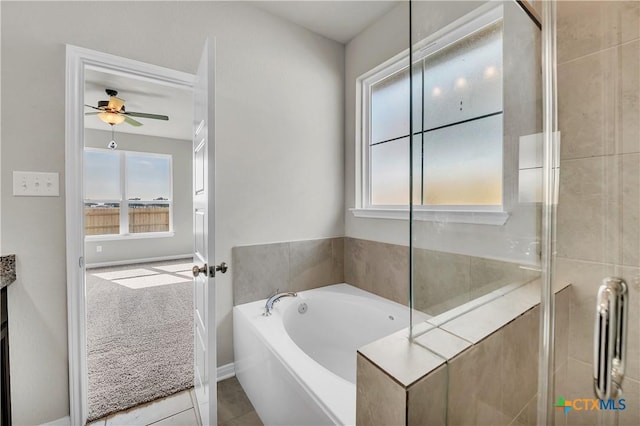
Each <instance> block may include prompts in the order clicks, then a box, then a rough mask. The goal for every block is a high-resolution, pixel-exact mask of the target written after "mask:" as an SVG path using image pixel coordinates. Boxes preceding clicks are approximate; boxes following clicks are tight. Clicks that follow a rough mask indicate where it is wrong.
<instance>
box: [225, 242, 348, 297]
mask: <svg viewBox="0 0 640 426" xmlns="http://www.w3.org/2000/svg"><path fill="white" fill-rule="evenodd" d="M232 259H233V265H234V269H233V272H234V275H233V304H234V305H239V304H242V303H247V302H253V301H255V300H260V299H265V298H267V297H269V296H270V295H271V294H272V293H273V292H275V291H276V290H279V291H281V292H282V291H302V290H308V289H311V288H316V287H321V286H325V285H330V284H337V283H342V282H344V238H341V237H340V238H327V239H321V240H306V241H293V242H285V243H274V244H261V245H254V246H240V247H234V248H233V250H232Z"/></svg>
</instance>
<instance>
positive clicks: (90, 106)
mask: <svg viewBox="0 0 640 426" xmlns="http://www.w3.org/2000/svg"><path fill="white" fill-rule="evenodd" d="M84 106H86V107H89V108H93V109H97V110H98V111H102V109H101V108H98V107H94V106H93V105H87V104H84Z"/></svg>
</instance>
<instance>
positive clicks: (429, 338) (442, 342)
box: [414, 328, 471, 360]
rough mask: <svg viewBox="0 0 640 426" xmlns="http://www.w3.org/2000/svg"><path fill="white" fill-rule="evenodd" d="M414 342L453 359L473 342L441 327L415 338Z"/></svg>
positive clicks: (445, 357) (441, 355) (443, 356)
mask: <svg viewBox="0 0 640 426" xmlns="http://www.w3.org/2000/svg"><path fill="white" fill-rule="evenodd" d="M414 343H417V344H418V345H420V346H423V347H425V348H427V349H429V350H430V351H431V352H434V353H436V354H437V355H438V356H440V357H442V358H444V359H447V360H449V359H452V358H453V357H455V356H456V355H458V354H459V353H460V352H462V351H464V350H465V349H467V348H468V347H469V346H471V342H468V341H466V340H464V339H461V338H460V337H458V336H454V335H453V334H451V333H448V332H446V331H444V330H443V329H441V328H434V329H432V330H429V331H427V332H426V333H424V334H422V335H421V336H419V337H417V338H416V339H414Z"/></svg>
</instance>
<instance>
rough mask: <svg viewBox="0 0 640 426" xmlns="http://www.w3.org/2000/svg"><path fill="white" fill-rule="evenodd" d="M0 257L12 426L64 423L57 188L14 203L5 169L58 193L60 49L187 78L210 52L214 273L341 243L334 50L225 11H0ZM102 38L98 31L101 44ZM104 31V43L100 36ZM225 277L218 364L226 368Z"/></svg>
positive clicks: (136, 6) (103, 6)
mask: <svg viewBox="0 0 640 426" xmlns="http://www.w3.org/2000/svg"><path fill="white" fill-rule="evenodd" d="M0 7H1V8H2V64H3V68H2V89H3V90H2V124H3V126H2V134H1V137H2V173H3V175H2V248H3V250H4V251H6V252H14V253H16V255H17V268H18V276H19V279H18V281H17V282H15V283H14V284H13V285H12V286H11V287H10V288H9V317H10V328H11V333H12V334H11V354H10V356H11V360H12V365H11V379H12V397H13V419H14V424H20V425H30V424H37V423H41V422H45V421H50V420H53V419H57V418H61V417H63V416H66V415H67V414H68V413H69V408H68V404H69V400H68V385H67V383H68V371H67V370H68V369H67V320H66V319H67V312H66V284H67V283H66V268H65V235H66V234H65V211H64V205H65V204H64V203H65V200H64V188H61V196H60V197H58V198H28V197H20V198H14V197H12V196H11V193H12V191H11V187H12V182H11V173H12V171H13V170H31V171H53V172H59V173H60V174H61V182H64V137H65V133H64V98H65V96H64V87H65V43H70V44H74V45H77V46H82V47H87V48H91V49H95V50H99V51H104V52H107V53H111V54H115V55H119V56H123V57H127V58H132V59H136V60H140V61H144V62H148V63H151V64H156V65H161V66H165V67H168V68H173V69H176V70H180V71H185V72H194V71H195V68H196V65H197V61H198V59H199V57H200V51H201V49H202V45H203V43H204V40H205V38H206V37H207V36H216V44H217V74H216V77H217V96H216V103H217V122H216V125H217V128H216V143H217V148H216V149H217V157H218V162H217V164H216V167H217V182H216V191H217V192H216V216H217V229H216V233H217V243H216V252H217V255H216V257H217V261H223V260H225V261H230V259H231V247H233V246H237V245H248V244H260V243H266V242H275V241H295V240H304V239H314V238H326V237H334V236H341V235H343V234H344V224H343V212H344V205H343V200H344V182H343V164H344V160H343V152H344V140H343V137H344V133H343V130H344V127H343V113H344V93H343V71H344V62H343V61H344V57H343V55H344V47H343V46H342V45H340V44H338V43H336V42H333V41H330V40H328V39H326V38H323V37H321V36H318V35H316V34H313V33H311V32H309V31H307V30H304V29H301V28H300V27H297V26H295V25H293V24H291V23H288V22H286V21H284V20H281V19H279V18H276V17H273V16H272V15H269V14H267V13H266V12H263V11H260V10H257V9H254V8H252V7H250V6H247V5H244V4H241V3H237V2H120V3H118V4H117V5H114V4H113V3H111V2H2V3H1V6H0ZM107 29H108V31H107ZM105 31H107V32H108V33H109V36H108V37H106V36H105ZM232 275H233V265H231V269H230V273H227V274H225V275H222V276H220V277H219V278H218V279H217V280H216V289H217V292H216V295H217V307H216V309H217V319H218V324H219V326H218V343H219V347H218V362H219V364H226V363H229V362H231V361H232V360H233V350H232V340H231V339H232V324H231V308H232V297H233V296H232V289H231V279H232Z"/></svg>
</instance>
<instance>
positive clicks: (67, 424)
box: [40, 362, 236, 426]
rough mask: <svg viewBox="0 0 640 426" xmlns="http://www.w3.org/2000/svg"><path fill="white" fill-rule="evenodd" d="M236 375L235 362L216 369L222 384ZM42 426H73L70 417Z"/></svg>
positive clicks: (218, 379) (42, 425)
mask: <svg viewBox="0 0 640 426" xmlns="http://www.w3.org/2000/svg"><path fill="white" fill-rule="evenodd" d="M235 375H236V367H235V364H234V363H233V362H231V363H229V364H225V365H221V366H220V367H218V368H217V369H216V376H217V381H218V382H220V381H222V380H224V379H228V378H230V377H233V376H235ZM40 426H71V418H70V417H69V416H67V417H63V418H61V419H58V420H54V421H52V422H49V423H43V424H41V425H40Z"/></svg>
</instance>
